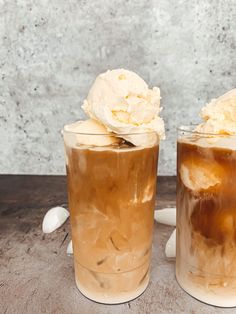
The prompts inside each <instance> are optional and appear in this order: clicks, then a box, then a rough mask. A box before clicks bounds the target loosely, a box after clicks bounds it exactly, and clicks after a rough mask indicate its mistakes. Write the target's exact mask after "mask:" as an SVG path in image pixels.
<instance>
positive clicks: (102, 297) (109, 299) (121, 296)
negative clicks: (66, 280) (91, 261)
mask: <svg viewBox="0 0 236 314" xmlns="http://www.w3.org/2000/svg"><path fill="white" fill-rule="evenodd" d="M148 283H149V278H147V279H146V280H144V282H143V283H142V285H140V286H139V287H138V289H136V290H134V291H129V292H117V294H115V293H113V294H110V293H102V292H92V291H89V290H87V289H86V288H84V287H83V285H81V284H80V283H79V281H77V280H76V286H77V288H78V289H79V291H80V292H81V293H82V294H83V295H84V296H85V297H86V298H88V299H90V300H92V301H95V302H98V303H103V304H119V303H125V302H128V301H131V300H134V299H136V298H137V297H139V296H140V295H141V294H142V293H143V292H144V291H145V290H146V289H147V286H148Z"/></svg>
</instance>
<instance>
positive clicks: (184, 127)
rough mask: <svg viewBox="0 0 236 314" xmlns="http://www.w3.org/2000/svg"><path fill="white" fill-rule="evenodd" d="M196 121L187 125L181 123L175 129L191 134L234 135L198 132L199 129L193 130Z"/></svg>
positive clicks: (232, 135)
mask: <svg viewBox="0 0 236 314" xmlns="http://www.w3.org/2000/svg"><path fill="white" fill-rule="evenodd" d="M198 125H199V124H198V123H192V124H189V125H181V126H179V127H177V131H180V132H185V133H188V134H192V135H198V136H204V137H207V136H209V137H212V136H214V137H236V134H219V133H210V132H199V131H195V130H193V127H196V126H198Z"/></svg>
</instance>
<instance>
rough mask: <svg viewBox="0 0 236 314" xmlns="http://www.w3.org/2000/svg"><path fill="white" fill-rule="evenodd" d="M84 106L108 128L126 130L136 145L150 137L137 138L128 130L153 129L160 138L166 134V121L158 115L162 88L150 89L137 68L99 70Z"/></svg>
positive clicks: (143, 130)
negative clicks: (131, 69) (133, 70)
mask: <svg viewBox="0 0 236 314" xmlns="http://www.w3.org/2000/svg"><path fill="white" fill-rule="evenodd" d="M82 108H83V109H84V111H85V112H86V114H87V115H88V116H89V117H90V118H92V119H95V120H97V121H99V122H100V123H102V124H103V125H104V126H105V127H106V128H107V130H108V131H110V132H114V133H117V134H123V135H124V136H122V137H123V138H125V139H126V140H128V141H130V142H131V143H133V144H134V145H139V144H140V145H142V144H145V141H146V140H147V139H148V137H145V138H141V137H136V138H135V137H130V136H129V135H128V134H132V133H146V132H152V131H153V132H155V133H156V134H158V136H159V138H161V139H162V138H164V137H165V131H164V122H163V120H162V119H161V118H160V117H159V113H160V110H161V108H160V90H159V88H157V87H154V88H153V89H149V88H148V86H147V84H146V83H145V81H144V80H143V79H142V78H141V77H139V76H138V75H137V74H135V73H134V72H131V71H128V70H124V69H117V70H112V71H107V72H105V73H102V74H100V75H99V76H98V77H97V78H96V80H95V82H94V84H93V85H92V87H91V89H90V91H89V94H88V97H87V99H86V100H85V101H84V103H83V106H82ZM150 138H151V137H150ZM134 139H135V140H134ZM136 142H138V143H136Z"/></svg>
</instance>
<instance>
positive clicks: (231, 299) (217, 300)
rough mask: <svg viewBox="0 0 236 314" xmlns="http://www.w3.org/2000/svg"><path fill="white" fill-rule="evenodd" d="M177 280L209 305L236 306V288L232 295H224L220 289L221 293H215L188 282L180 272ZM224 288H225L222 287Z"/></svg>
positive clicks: (194, 295) (183, 287) (192, 294)
mask: <svg viewBox="0 0 236 314" xmlns="http://www.w3.org/2000/svg"><path fill="white" fill-rule="evenodd" d="M176 280H177V282H178V284H179V286H180V287H181V288H182V289H183V290H184V291H185V292H187V293H188V294H189V295H190V296H192V297H194V298H195V299H197V300H199V301H201V302H204V303H206V304H209V305H214V306H218V307H225V308H226V307H227V308H230V307H236V298H235V295H236V289H235V291H234V293H233V294H232V295H231V296H230V295H224V296H222V294H221V293H220V292H221V291H220V290H219V293H215V292H212V291H206V289H204V288H202V289H200V288H199V287H197V286H194V285H193V284H190V283H187V282H186V281H184V280H181V278H179V276H178V274H177V273H176ZM222 289H224V288H222Z"/></svg>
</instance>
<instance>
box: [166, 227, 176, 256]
mask: <svg viewBox="0 0 236 314" xmlns="http://www.w3.org/2000/svg"><path fill="white" fill-rule="evenodd" d="M165 253H166V257H172V258H173V257H175V255H176V229H175V230H174V231H173V232H172V234H171V236H170V238H169V240H168V241H167V243H166V248H165Z"/></svg>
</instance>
